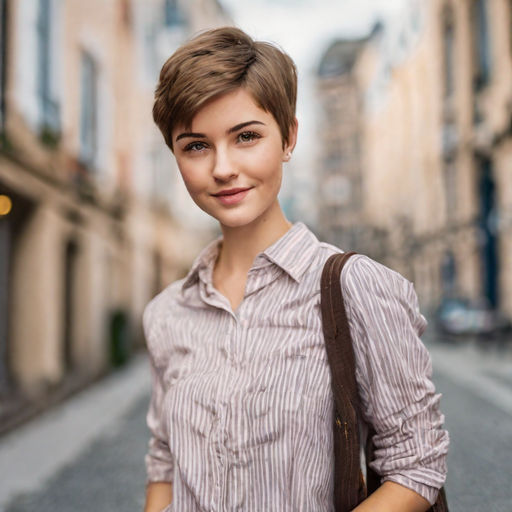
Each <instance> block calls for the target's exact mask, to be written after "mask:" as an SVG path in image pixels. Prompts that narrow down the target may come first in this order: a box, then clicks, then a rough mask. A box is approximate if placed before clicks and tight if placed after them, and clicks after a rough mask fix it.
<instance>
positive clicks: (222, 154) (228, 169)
mask: <svg viewBox="0 0 512 512" xmlns="http://www.w3.org/2000/svg"><path fill="white" fill-rule="evenodd" d="M212 176H213V177H214V178H215V179H216V180H217V181H221V182H228V181H231V180H232V179H233V178H236V177H237V176H238V170H237V166H236V165H235V162H233V159H232V158H231V156H230V154H229V151H228V149H227V148H219V147H218V148H217V150H216V151H215V161H214V162H213V169H212Z"/></svg>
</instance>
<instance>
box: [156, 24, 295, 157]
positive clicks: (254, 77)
mask: <svg viewBox="0 0 512 512" xmlns="http://www.w3.org/2000/svg"><path fill="white" fill-rule="evenodd" d="M240 87H243V88H245V89H246V90H247V91H248V92H249V93H250V94H251V95H252V97H253V98H254V100H255V101H256V103H257V104H258V106H259V107H260V108H262V109H263V110H265V111H266V112H269V113H270V114H272V116H273V117H274V119H275V120H276V122H277V124H278V126H279V129H280V131H281V137H282V140H283V146H284V145H285V143H287V142H288V141H289V132H290V127H291V126H292V125H293V123H294V121H295V106H296V101H297V70H296V67H295V64H294V63H293V60H292V59H291V58H290V57H289V56H288V55H287V54H286V53H284V52H283V51H281V50H280V49H279V48H277V47H276V46H274V45H273V44H270V43H266V42H262V41H254V40H253V39H251V38H250V37H249V36H248V35H247V34H246V33H245V32H243V31H242V30H240V29H238V28H234V27H223V28H217V29H213V30H208V31H206V32H203V33H201V34H199V35H197V36H196V37H194V38H193V39H191V40H190V41H188V42H186V43H185V44H183V45H182V46H181V47H180V48H178V50H176V52H175V53H174V54H173V55H171V57H169V59H168V60H167V61H166V62H165V64H164V65H163V67H162V70H161V71H160V79H159V82H158V85H157V87H156V91H155V103H154V105H153V119H154V121H155V123H156V124H157V125H158V127H159V128H160V131H161V132H162V134H163V136H164V139H165V142H166V144H167V145H168V146H169V148H170V149H171V151H173V141H172V131H173V129H174V128H175V127H176V126H183V127H185V128H186V129H190V126H191V124H192V120H193V118H194V116H195V115H196V114H197V112H198V111H199V110H200V109H201V107H203V106H204V105H205V104H206V103H207V102H208V101H210V100H212V99H214V98H216V97H219V96H222V95H224V94H227V93H229V92H232V91H234V90H235V89H238V88H240Z"/></svg>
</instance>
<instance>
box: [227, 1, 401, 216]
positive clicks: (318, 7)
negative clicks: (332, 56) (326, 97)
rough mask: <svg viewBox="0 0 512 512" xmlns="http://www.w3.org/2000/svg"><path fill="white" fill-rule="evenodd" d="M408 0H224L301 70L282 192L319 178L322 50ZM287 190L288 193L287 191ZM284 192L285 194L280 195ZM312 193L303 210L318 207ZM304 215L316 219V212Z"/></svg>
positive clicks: (238, 19)
mask: <svg viewBox="0 0 512 512" xmlns="http://www.w3.org/2000/svg"><path fill="white" fill-rule="evenodd" d="M407 1H408V0H220V2H221V4H222V5H223V6H224V7H225V8H226V9H227V11H228V12H229V13H230V15H231V17H232V19H233V22H234V24H235V25H237V26H239V27H240V28H241V29H243V30H245V31H246V32H247V33H249V35H251V36H252V37H253V38H255V39H261V40H266V41H271V42H273V43H277V44H278V45H279V46H280V47H281V48H282V49H283V50H285V51H286V52H287V53H288V54H289V55H290V56H291V57H292V59H293V60H294V61H295V63H296V65H297V68H298V72H299V89H298V100H297V118H298V120H299V137H298V142H297V147H296V149H295V151H294V155H293V158H292V161H291V162H290V164H288V165H289V166H290V167H291V170H292V171H293V172H291V173H288V178H287V177H286V173H285V181H284V184H283V190H284V194H285V195H286V194H287V193H288V194H289V193H291V192H290V191H293V194H296V193H299V195H300V194H301V191H303V190H306V191H307V190H309V191H310V190H311V187H312V186H314V185H315V184H314V180H315V172H314V171H315V169H314V167H315V162H316V161H317V159H316V156H317V155H316V153H315V152H316V151H318V148H319V147H320V146H321V145H320V144H318V142H319V141H318V122H317V119H316V115H317V113H318V110H317V109H318V107H317V104H316V98H315V73H316V70H317V68H318V64H319V61H320V58H321V56H322V54H323V52H324V51H325V50H326V49H327V48H328V47H329V45H330V43H331V42H332V41H333V40H335V39H338V38H345V37H362V36H365V35H367V34H368V33H369V32H370V31H371V29H372V27H373V26H374V24H375V23H376V21H378V20H379V19H383V20H386V19H390V18H394V17H396V16H398V15H399V13H400V12H401V10H402V9H403V7H404V5H405V3H406V2H407ZM287 191H288V192H287ZM281 197H283V195H281ZM312 197H313V195H312V194H310V193H309V194H307V193H306V194H304V195H303V196H302V197H299V198H298V199H296V203H297V204H300V205H301V211H300V212H298V213H299V215H301V216H302V217H304V215H306V216H307V212H313V211H314V210H315V208H314V204H311V203H310V204H308V200H309V199H311V198H312ZM305 220H306V221H307V220H310V221H311V222H312V223H314V222H315V218H314V214H313V216H312V217H311V218H310V219H308V218H305Z"/></svg>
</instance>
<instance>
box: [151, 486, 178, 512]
mask: <svg viewBox="0 0 512 512" xmlns="http://www.w3.org/2000/svg"><path fill="white" fill-rule="evenodd" d="M171 501H172V484H171V483H170V482H152V483H149V484H148V485H147V487H146V506H145V507H144V512H162V510H163V509H164V508H165V507H167V506H168V505H170V503H171Z"/></svg>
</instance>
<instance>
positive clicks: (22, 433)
mask: <svg viewBox="0 0 512 512" xmlns="http://www.w3.org/2000/svg"><path fill="white" fill-rule="evenodd" d="M428 346H429V348H430V350H431V353H432V358H433V362H434V368H435V374H434V380H435V382H436V386H437V388H438V390H439V391H440V392H442V393H443V398H442V402H441V404H442V409H443V412H444V413H445V415H446V426H447V428H448V429H449V431H450V435H451V449H450V454H449V459H448V466H449V477H448V481H447V486H446V488H447V494H448V498H449V502H450V511H451V512H473V511H474V512H482V511H485V512H512V486H511V484H510V482H511V481H512V462H511V456H510V454H511V453H512V352H511V351H510V350H509V349H508V348H507V350H502V349H500V348H499V347H488V348H489V350H482V347H476V346H475V345H473V344H469V343H468V344H465V343H462V344H460V345H448V344H443V343H439V342H435V341H434V342H428ZM148 399H149V379H148V378H147V361H146V360H145V358H144V357H140V356H139V357H138V358H136V360H135V361H134V362H133V363H132V364H130V366H129V367H128V369H126V370H125V371H124V372H123V374H122V375H121V374H118V375H114V376H113V377H109V378H107V379H106V380H105V381H104V382H102V383H101V384H98V385H96V386H94V387H93V389H91V390H88V391H87V392H86V393H84V396H83V397H81V396H79V397H78V398H75V399H73V400H71V401H70V402H69V403H67V404H65V405H64V406H62V408H61V409H64V411H62V410H61V411H59V410H55V411H51V412H50V413H48V414H46V415H44V416H42V417H41V418H39V419H37V420H35V421H34V422H32V424H30V425H27V426H26V427H24V428H22V429H19V431H18V432H15V433H13V434H12V435H10V436H8V437H7V438H5V439H2V440H0V510H2V511H5V512H29V511H30V512H33V511H37V512H50V511H51V512H61V511H62V512H67V511H73V512H91V511H112V512H114V511H123V512H127V511H140V510H142V507H143V500H144V462H143V457H144V453H145V449H146V442H147V435H148V434H147V430H146V427H145V413H146V410H147V404H148Z"/></svg>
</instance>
